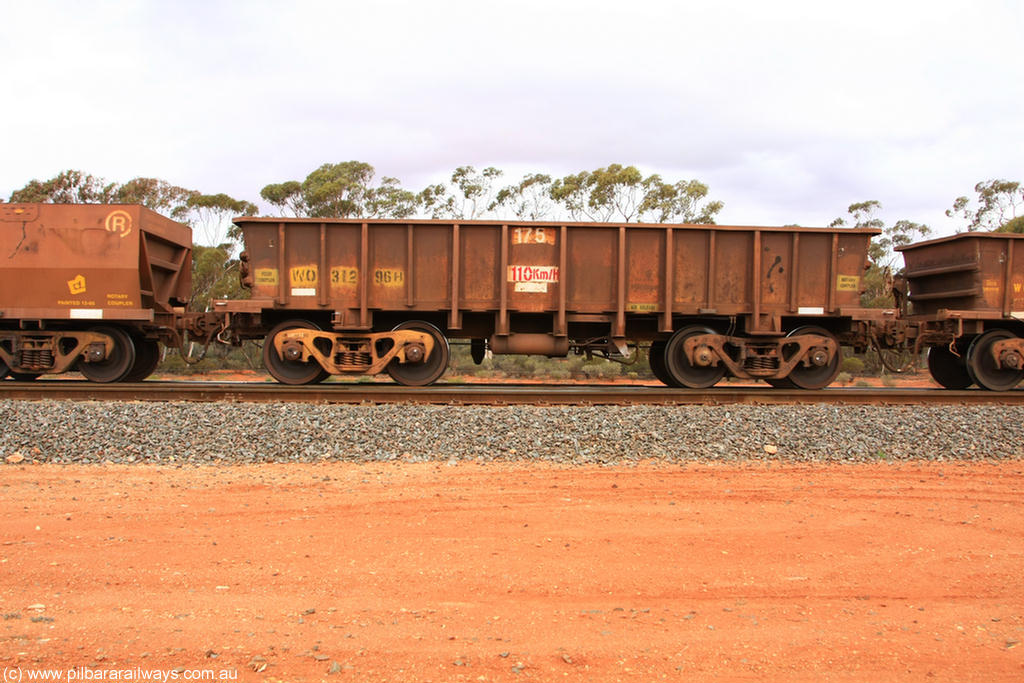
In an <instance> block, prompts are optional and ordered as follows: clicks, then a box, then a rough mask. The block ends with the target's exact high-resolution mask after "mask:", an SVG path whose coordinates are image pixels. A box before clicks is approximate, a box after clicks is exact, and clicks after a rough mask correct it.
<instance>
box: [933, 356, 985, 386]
mask: <svg viewBox="0 0 1024 683" xmlns="http://www.w3.org/2000/svg"><path fill="white" fill-rule="evenodd" d="M928 372H930V373H931V375H932V379H934V380H935V381H936V382H938V383H939V384H940V385H941V386H943V387H945V388H946V389H966V388H967V387H969V386H971V385H972V384H974V380H973V379H972V378H971V374H970V373H969V372H967V360H966V359H965V358H964V355H963V354H961V355H959V356H958V355H956V354H955V353H953V352H952V351H950V350H949V347H947V346H932V347H931V348H929V349H928Z"/></svg>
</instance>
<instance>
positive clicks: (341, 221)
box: [234, 216, 882, 235]
mask: <svg viewBox="0 0 1024 683" xmlns="http://www.w3.org/2000/svg"><path fill="white" fill-rule="evenodd" d="M234 222H235V224H236V225H241V224H243V223H273V224H279V223H285V224H294V223H303V224H311V225H319V224H321V223H324V224H331V225H363V224H367V225H401V226H407V225H435V226H447V225H458V226H467V227H474V226H480V227H485V226H486V227H501V226H503V225H504V226H508V227H510V228H516V227H521V226H523V227H525V226H529V227H543V228H560V227H562V226H565V227H572V228H606V229H607V228H622V227H624V228H628V229H637V228H643V229H668V228H672V229H674V230H721V231H743V232H750V231H755V230H756V231H763V232H802V233H839V234H843V235H879V234H881V232H882V231H881V230H879V229H877V228H841V227H840V228H820V227H803V226H796V225H791V226H763V225H716V224H714V223H597V222H580V221H502V220H479V219H477V220H445V219H403V218H327V217H324V218H294V217H287V216H285V217H273V216H238V217H237V218H235V219H234Z"/></svg>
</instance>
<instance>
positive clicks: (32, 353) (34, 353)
mask: <svg viewBox="0 0 1024 683" xmlns="http://www.w3.org/2000/svg"><path fill="white" fill-rule="evenodd" d="M18 363H19V365H21V367H23V368H28V369H32V370H46V369H47V368H52V367H53V351H51V350H49V349H22V350H21V351H20V352H19V353H18Z"/></svg>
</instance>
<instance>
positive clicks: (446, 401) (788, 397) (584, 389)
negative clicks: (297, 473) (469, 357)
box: [0, 380, 1024, 406]
mask: <svg viewBox="0 0 1024 683" xmlns="http://www.w3.org/2000/svg"><path fill="white" fill-rule="evenodd" d="M0 399H11V400H22V401H45V400H72V401H193V402H204V401H206V402H214V401H223V402H249V403H272V402H284V403H338V404H364V403H365V404H384V403H420V404H423V403H425V404H440V405H577V406H579V405H584V406H585V405H730V404H760V405H801V404H804V405H806V404H814V403H825V404H835V405H923V404H940V405H941V404H956V405H980V404H1001V405H1007V404H1015V405H1022V404H1024V390H1015V391H1007V392H994V391H985V390H982V389H968V390H965V391H950V390H943V389H896V388H865V387H849V388H847V387H831V388H828V389H822V390H819V391H805V390H799V389H776V388H771V387H757V386H742V387H730V386H721V387H715V388H712V389H703V390H692V389H673V388H669V387H663V386H647V385H609V384H594V385H568V384H448V383H441V384H434V385H432V386H427V387H405V386H400V385H397V384H383V383H334V382H330V383H327V384H317V385H311V386H299V387H293V386H286V385H282V384H276V383H262V382H189V381H148V382H140V383H134V384H131V383H125V384H121V383H116V384H95V383H92V382H86V381H83V380H39V381H36V382H14V381H2V382H0Z"/></svg>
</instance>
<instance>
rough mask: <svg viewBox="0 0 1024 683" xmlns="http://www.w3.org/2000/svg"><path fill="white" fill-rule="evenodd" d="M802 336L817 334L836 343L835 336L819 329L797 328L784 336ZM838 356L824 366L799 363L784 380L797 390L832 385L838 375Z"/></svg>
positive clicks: (822, 387)
mask: <svg viewBox="0 0 1024 683" xmlns="http://www.w3.org/2000/svg"><path fill="white" fill-rule="evenodd" d="M802 334H817V335H821V336H822V337H828V338H829V339H831V340H833V341H836V338H835V335H833V334H832V333H831V332H829V331H828V330H826V329H823V328H821V327H810V326H808V327H798V328H796V329H795V330H793V331H792V332H790V333H789V334H787V335H786V336H787V337H796V336H799V335H802ZM837 344H838V342H837ZM783 348H785V347H783ZM839 355H840V354H839V353H838V352H837V353H836V354H835V356H833V357H832V362H831V363H827V364H825V365H813V364H812V365H810V366H806V365H804V364H803V362H800V363H798V364H797V366H796V367H795V368H793V369H792V370H790V372H789V374H788V375H786V377H785V378H784V379H788V380H789V381H790V382H792V383H793V386H795V387H797V388H798V389H824V388H825V387H827V386H828V385H829V384H832V382H833V381H835V378H836V376H837V375H838V374H839Z"/></svg>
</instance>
